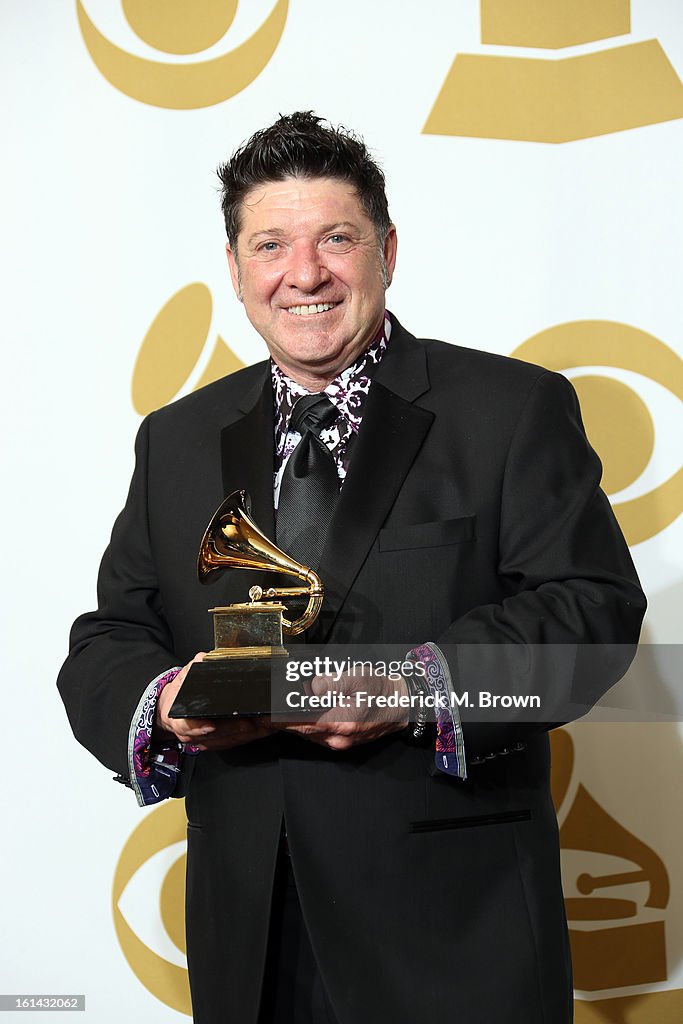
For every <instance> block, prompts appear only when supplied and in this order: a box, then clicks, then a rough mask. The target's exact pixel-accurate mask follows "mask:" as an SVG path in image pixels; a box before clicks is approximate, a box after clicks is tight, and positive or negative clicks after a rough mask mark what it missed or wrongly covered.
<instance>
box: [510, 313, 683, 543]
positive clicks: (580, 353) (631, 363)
mask: <svg viewBox="0 0 683 1024" xmlns="http://www.w3.org/2000/svg"><path fill="white" fill-rule="evenodd" d="M511 355H513V356H516V357H517V358H518V359H525V360H527V361H528V362H530V363H540V364H541V366H547V367H548V369H550V370H559V371H561V372H565V371H574V372H576V371H577V370H578V369H580V368H581V367H584V366H586V367H595V368H600V372H598V373H590V374H587V375H585V376H573V374H572V373H570V374H569V375H570V376H571V377H572V383H573V385H574V387H575V388H576V391H577V394H578V396H579V400H580V403H581V413H582V415H583V419H584V423H585V427H586V432H587V434H588V437H589V439H590V441H591V443H592V445H593V447H594V448H595V450H596V451H597V453H598V455H599V456H600V458H601V460H602V463H603V477H602V487H603V489H604V490H605V491H606V493H607V494H608V495H610V496H613V495H614V496H615V498H616V500H614V502H613V508H614V514H615V515H616V517H617V519H618V520H619V525H620V526H621V528H622V530H623V531H624V536H625V537H626V539H627V541H628V543H629V544H631V545H633V544H639V543H640V542H641V541H644V540H647V539H648V538H649V537H653V536H654V535H655V534H656V533H659V532H660V531H661V530H664V529H665V528H666V527H667V526H669V525H670V524H671V523H673V521H674V520H675V519H676V517H677V516H678V515H679V514H680V512H681V511H682V510H683V468H678V469H677V470H676V471H675V472H674V473H673V474H672V475H671V476H670V477H668V479H666V480H664V481H663V482H662V483H660V484H658V485H657V486H656V487H654V488H652V489H651V490H647V491H645V493H643V494H639V495H637V496H636V497H630V498H627V499H625V500H619V494H620V493H621V492H622V491H625V490H626V488H628V487H630V486H631V485H632V484H634V483H635V482H636V481H637V480H638V479H639V477H640V476H641V475H642V474H643V473H644V471H645V469H646V467H647V466H648V464H649V463H650V461H651V458H652V455H653V452H654V448H655V428H654V424H653V421H652V416H651V414H650V412H649V410H648V407H647V405H646V404H645V402H644V401H643V400H642V398H641V397H640V395H638V394H637V392H636V391H635V390H634V389H633V388H632V387H630V386H629V385H628V384H625V383H623V381H620V380H617V379H616V378H615V377H612V376H609V375H608V374H605V373H603V372H602V368H603V367H604V368H605V369H607V370H609V368H616V369H620V370H626V371H629V372H630V373H631V374H638V375H640V376H641V377H643V378H647V379H649V380H651V381H654V382H655V383H657V384H659V385H660V386H661V387H663V388H666V390H667V391H668V392H670V393H671V394H673V395H675V396H676V397H677V398H679V399H682V400H683V361H681V358H680V356H679V355H678V354H677V353H676V352H674V351H673V350H672V349H670V348H669V347H668V346H667V345H665V344H664V342H662V341H660V340H659V339H658V338H655V337H654V336H653V335H651V334H647V333H646V332H645V331H640V330H638V329H637V328H635V327H631V326H629V325H628V324H621V323H615V322H612V321H610V320H577V321H574V322H570V323H565V324H558V325H557V326H555V327H550V328H548V329H547V330H545V331H541V333H540V334H536V335H534V336H533V337H531V338H529V339H528V340H527V341H525V342H523V344H521V345H520V346H519V347H518V348H516V349H515V350H514V352H512V353H511Z"/></svg>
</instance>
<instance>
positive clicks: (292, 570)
mask: <svg viewBox="0 0 683 1024" xmlns="http://www.w3.org/2000/svg"><path fill="white" fill-rule="evenodd" d="M250 511H251V510H250V500H249V495H248V494H247V492H246V491H243V490H242V491H233V492H232V494H229V495H228V497H227V498H226V499H225V501H224V502H223V503H222V504H221V506H220V507H219V508H218V510H217V511H216V512H215V514H214V515H213V517H212V519H211V522H210V523H209V525H208V526H207V528H206V531H205V533H204V536H203V538H202V542H201V544H200V545H199V554H198V556H197V576H198V578H199V580H200V582H201V583H212V582H213V581H214V580H216V579H217V578H218V576H219V575H221V574H222V573H223V572H225V571H226V570H227V569H251V570H252V571H253V570H257V571H261V572H276V573H280V574H284V575H286V576H294V577H296V578H297V579H299V580H301V581H302V585H300V586H296V587H268V588H267V589H264V588H263V587H260V586H254V587H251V589H250V590H249V601H248V602H244V603H243V604H230V605H225V606H222V607H217V608H210V609H209V612H210V613H211V614H212V615H213V630H214V648H213V650H212V651H209V653H208V654H206V655H205V658H204V661H202V662H197V663H196V664H194V665H193V666H192V668H191V669H190V671H189V672H188V674H187V677H186V679H185V681H184V683H183V685H182V686H181V688H180V691H179V692H178V696H177V698H176V700H175V703H174V704H173V707H172V708H171V711H170V716H171V717H172V718H211V717H225V716H227V715H253V714H269V713H270V712H271V710H273V709H272V706H271V705H272V700H271V697H272V694H271V670H272V666H273V660H274V659H280V658H285V657H287V654H288V651H287V649H286V648H285V647H284V646H283V643H282V633H283V630H284V632H285V633H286V634H288V635H289V636H296V635H297V634H298V633H302V632H303V631H304V630H305V629H307V628H308V627H309V626H311V625H312V624H313V623H314V622H315V620H316V618H317V616H318V613H319V611H320V608H321V606H322V603H323V596H324V587H323V584H322V580H321V579H320V577H319V576H318V574H317V573H316V572H315V570H313V569H310V568H309V567H308V566H305V565H301V564H300V563H299V562H297V561H295V559H293V558H290V556H289V555H287V554H286V553H285V552H284V551H281V550H280V548H278V547H277V545H276V544H274V543H273V542H272V541H271V540H269V539H268V537H266V536H265V534H264V533H262V532H261V530H260V529H259V528H258V526H257V525H256V523H254V521H253V520H252V518H251V514H250ZM302 597H305V598H307V603H306V607H305V608H304V610H303V612H302V614H301V615H300V616H299V617H298V618H295V619H289V618H287V617H286V615H285V613H286V612H287V607H286V605H285V604H284V603H283V601H282V599H283V598H299V599H300V598H302Z"/></svg>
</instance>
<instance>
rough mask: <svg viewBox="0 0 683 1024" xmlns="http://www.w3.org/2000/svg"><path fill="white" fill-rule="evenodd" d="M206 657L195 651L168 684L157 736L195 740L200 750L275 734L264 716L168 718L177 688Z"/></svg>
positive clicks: (160, 701)
mask: <svg viewBox="0 0 683 1024" xmlns="http://www.w3.org/2000/svg"><path fill="white" fill-rule="evenodd" d="M203 660H204V651H201V652H200V653H199V654H196V655H195V657H194V658H193V659H192V661H190V662H189V663H188V664H187V665H185V666H184V668H181V670H180V672H179V673H178V675H177V676H176V677H175V679H174V680H172V682H170V683H169V684H168V686H165V687H164V688H163V690H162V691H161V693H160V694H159V698H158V700H157V708H156V718H155V721H154V735H155V738H157V739H159V738H161V735H162V734H163V733H166V734H170V735H171V736H172V737H175V739H177V740H180V742H181V743H193V744H194V746H196V747H198V748H199V750H228V749H229V748H230V747H239V746H242V745H243V744H244V743H251V742H252V740H260V739H263V738H264V737H265V736H269V735H271V733H272V731H273V730H272V728H271V726H270V723H269V721H268V720H264V719H262V718H220V719H215V718H169V717H168V712H169V711H170V710H171V707H172V705H173V702H174V700H175V699H176V697H177V695H178V690H179V689H180V687H181V686H182V685H183V682H184V681H185V677H186V675H187V673H188V672H189V671H190V668H191V667H192V665H194V663H195V662H196V661H203Z"/></svg>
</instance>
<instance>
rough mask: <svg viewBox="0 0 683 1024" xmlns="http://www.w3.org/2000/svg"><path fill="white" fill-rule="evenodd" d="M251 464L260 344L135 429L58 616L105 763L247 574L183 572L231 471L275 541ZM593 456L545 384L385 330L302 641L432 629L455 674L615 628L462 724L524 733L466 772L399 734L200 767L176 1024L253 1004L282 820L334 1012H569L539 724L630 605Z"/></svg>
mask: <svg viewBox="0 0 683 1024" xmlns="http://www.w3.org/2000/svg"><path fill="white" fill-rule="evenodd" d="M272 471H273V412H272V397H271V391H270V378H269V372H268V364H267V363H261V364H258V365H256V366H252V367H249V368H247V369H245V370H242V371H240V372H239V373H236V374H233V375H231V376H230V377H227V378H224V379H223V380H220V381H218V382H217V383H215V384H212V385H210V386H209V387H207V388H204V389H203V390H202V391H200V392H198V393H197V394H194V395H191V396H189V397H187V398H185V399H182V400H181V401H179V402H177V403H175V404H174V405H172V406H170V407H167V408H164V409H161V410H159V411H158V412H156V413H154V414H152V416H150V417H149V418H148V419H147V420H145V422H144V423H143V425H142V426H141V428H140V433H139V436H138V441H137V463H136V470H135V474H134V477H133V481H132V484H131V490H130V494H129V497H128V501H127V503H126V507H125V509H124V511H123V512H122V514H121V516H120V517H119V519H118V520H117V523H116V525H115V527H114V531H113V534H112V541H111V545H110V547H109V549H108V550H107V552H106V554H105V556H104V559H103V563H102V567H101V572H100V582H99V601H100V609H99V611H98V612H96V613H92V614H89V615H86V616H83V617H82V618H81V619H79V620H78V621H77V622H76V624H75V625H74V629H73V634H72V649H71V654H70V655H69V659H68V660H67V662H66V664H65V666H64V668H63V670H62V674H61V676H60V682H59V685H60V689H61V692H62V695H63V698H64V701H65V703H66V706H67V710H68V713H69V716H70V720H71V723H72V727H73V729H74V732H75V734H76V736H77V737H78V738H79V740H80V741H81V742H83V743H84V744H85V745H86V746H88V747H89V748H90V749H91V750H93V752H94V753H95V754H96V755H97V756H98V757H99V758H100V760H102V761H103V762H104V763H105V764H106V765H108V766H109V767H110V768H112V769H114V770H115V771H117V772H119V773H123V774H127V773H128V760H127V736H128V730H129V725H130V721H131V717H132V715H133V712H134V709H135V707H136V704H137V702H138V700H139V698H140V694H141V692H142V690H143V689H144V687H145V686H146V684H147V682H148V681H149V680H151V679H152V678H154V677H155V676H156V675H157V674H158V673H159V672H161V671H162V670H164V669H165V668H167V667H169V666H170V665H173V664H183V663H185V662H186V661H188V660H189V659H190V658H191V657H192V656H193V655H194V654H195V653H196V651H197V650H200V649H208V648H209V647H210V646H212V643H211V624H210V617H209V616H208V614H207V611H206V609H207V605H208V604H219V603H228V602H231V601H237V600H244V597H245V594H246V593H247V591H248V588H249V586H250V585H251V583H252V582H253V580H252V579H250V578H249V574H248V573H242V572H234V573H227V574H225V575H224V576H223V577H222V579H221V580H220V581H219V583H217V584H216V586H215V587H214V588H213V590H211V591H210V590H208V589H207V588H204V587H202V586H201V585H200V584H199V583H198V582H197V580H196V575H195V560H196V553H197V546H198V541H199V538H200V537H201V535H202V532H203V530H204V527H205V525H206V523H207V521H208V519H209V518H210V516H211V514H212V512H213V510H214V509H215V508H216V507H217V506H218V504H219V503H220V501H221V500H222V498H223V497H224V495H225V494H227V493H228V492H230V491H231V490H234V489H237V488H241V487H244V488H246V489H247V490H249V492H250V493H251V496H252V503H253V513H254V518H255V519H256V521H257V522H258V523H259V524H260V525H261V526H262V527H263V528H264V529H265V530H266V531H267V532H269V533H270V534H271V536H272V535H273V499H272V479H273V478H272ZM600 474H601V467H600V463H599V460H598V459H597V456H596V455H595V453H594V452H593V451H592V449H591V448H590V446H589V445H588V443H587V441H586V438H585V435H584V432H583V428H582V425H581V419H580V413H579V409H578V404H577V401H576V397H575V395H574V392H573V389H572V388H571V386H570V385H569V384H568V382H567V381H566V380H565V379H564V378H563V377H561V376H559V375H557V374H554V373H549V372H547V371H545V370H543V369H542V368H539V367H536V366H532V365H529V364H526V363H522V362H518V361H516V360H512V359H506V358H503V357H499V356H494V355H489V354H485V353H481V352H476V351H472V350H467V349H463V348H459V347H456V346H451V345H447V344H444V343H442V342H438V341H418V340H416V339H415V338H413V336H412V335H410V334H408V333H407V332H406V331H405V330H404V329H403V328H402V327H401V326H400V324H398V322H397V321H395V320H394V321H393V330H392V336H391V340H390V343H389V347H388V350H387V353H386V355H385V358H384V359H383V361H382V363H381V364H380V366H379V368H378V370H377V373H376V377H375V380H374V382H373V384H372V387H371V390H370V394H369V396H368V400H367V405H366V409H365V413H364V418H363V423H362V426H361V429H360V431H359V434H358V437H357V439H356V444H355V448H354V451H353V454H352V459H351V465H350V468H349V472H348V475H347V478H346V481H345V483H344V487H343V489H342V492H341V496H340V500H339V503H338V506H337V509H336V512H335V516H334V520H333V522H332V526H331V529H330V534H329V539H328V542H327V545H326V549H325V551H324V553H323V557H322V561H321V566H320V574H321V576H322V578H323V580H324V581H325V584H326V600H325V605H324V608H323V611H322V614H321V616H320V619H319V620H318V623H317V624H316V627H315V635H314V637H313V639H314V640H315V641H316V642H324V643H334V644H356V643H358V644H364V643H371V644H375V643H377V644H383V643H389V644H400V645H402V646H403V647H404V648H405V649H406V650H408V649H409V648H410V647H412V646H414V645H416V644H420V643H423V642H425V641H428V640H432V641H436V642H437V643H439V644H440V645H442V646H443V649H444V650H445V651H447V653H448V656H449V663H450V665H451V669H452V672H453V674H454V679H455V685H456V689H462V688H463V687H465V686H469V685H475V686H476V685H477V683H479V682H481V680H482V679H487V678H491V673H492V672H493V673H499V672H500V670H501V667H502V668H503V669H505V666H506V664H507V663H506V657H507V655H506V654H505V653H501V652H506V651H509V650H511V649H513V648H514V649H516V650H520V649H524V650H528V651H531V652H537V651H539V650H543V651H547V650H555V649H556V648H554V647H552V648H551V647H548V645H576V644H579V645H595V644H598V645H599V644H613V645H625V646H624V648H622V647H618V646H617V647H614V648H612V649H611V653H610V654H609V655H608V656H606V657H604V658H603V657H600V658H597V659H590V658H589V659H588V662H589V663H586V664H585V672H583V671H582V669H581V666H582V663H583V661H585V659H583V658H582V656H581V654H580V653H579V655H578V656H573V660H572V665H573V669H572V671H569V672H565V671H564V668H563V665H564V662H563V664H562V665H561V666H560V668H559V669H558V671H557V672H554V671H553V672H551V673H549V672H548V662H547V661H544V656H543V655H541V656H539V659H540V660H539V661H538V664H536V661H535V659H536V654H532V656H531V664H532V678H533V681H534V686H540V687H543V688H545V689H546V690H547V692H548V694H549V695H550V697H549V700H548V707H549V711H548V715H547V716H546V723H545V724H543V723H542V722H523V721H520V720H519V718H518V717H515V716H514V715H512V713H511V714H510V715H509V716H508V717H506V718H505V719H504V720H502V721H501V720H498V721H487V722H476V721H469V720H466V721H465V724H464V732H465V746H466V752H467V755H468V757H469V758H470V761H473V760H475V758H481V757H483V755H487V754H489V753H495V752H497V751H501V750H506V749H509V748H510V747H511V746H512V745H514V744H515V743H517V742H518V741H520V740H522V741H523V742H524V744H525V746H524V749H523V750H519V751H516V752H513V753H510V754H507V755H506V756H503V755H502V754H501V755H500V756H497V757H495V758H491V759H489V758H484V760H483V763H481V764H477V765H475V766H471V767H470V772H469V777H468V779H467V781H465V782H462V781H459V780H456V779H453V778H451V777H448V776H446V775H443V774H441V773H439V772H437V771H436V770H435V768H434V752H433V746H432V747H430V746H420V745H416V744H414V743H412V742H411V741H410V739H409V737H407V736H406V735H403V734H400V735H399V734H394V735H392V736H389V737H385V738H384V739H381V740H379V741H376V742H374V743H371V744H367V745H364V746H359V747H357V748H355V749H353V750H351V751H348V752H345V753H338V752H334V753H333V752H331V751H327V750H325V749H323V748H321V747H318V746H314V745H313V744H311V743H307V742H306V741H304V740H300V739H298V738H295V737H292V736H278V737H275V738H273V739H268V740H264V741H260V742H258V743H255V744H251V745H249V746H247V747H243V748H239V749H236V750H234V751H226V752H224V753H220V754H216V753H214V754H203V755H201V756H200V757H199V758H197V759H196V763H195V764H194V771H193V774H192V777H191V779H190V781H189V785H188V787H187V789H188V792H187V802H186V806H187V811H188V818H189V829H188V845H189V873H188V910H187V920H188V943H189V945H188V957H189V962H190V969H191V983H192V991H193V1003H194V1012H195V1021H196V1022H197V1024H208V1022H214V1021H216V1022H217V1021H219V1020H220V1021H226V1020H235V1021H239V1022H240V1024H248V1022H249V1021H255V1020H256V1015H257V1011H258V1003H259V993H260V984H261V978H262V972H263V965H264V958H265V951H266V940H267V929H268V920H269V912H270V900H271V891H272V880H273V872H274V867H275V862H276V857H277V850H278V841H279V836H280V830H281V825H282V821H283V819H284V821H285V823H286V828H287V834H288V838H289V845H290V849H291V853H292V857H293V863H294V870H295V874H296V879H297V886H298V889H299V895H300V900H301V904H302V908H303V912H304V915H305V918H306V922H307V925H308V929H309V932H310V935H311V939H312V943H313V947H314V950H315V954H316V957H317V958H318V961H319V964H320V968H321V970H322V973H323V976H324V979H325V982H326V985H327V988H328V990H329V994H330V997H331V999H332V1002H333V1005H334V1007H335V1011H336V1013H337V1016H338V1019H339V1022H340V1024H366V1022H367V1024H370V1022H372V1024H376V1022H378V1021H392V1022H400V1021H406V1022H408V1021H410V1022H414V1021H422V1020H424V1021H427V1020H432V1019H435V1018H436V1017H437V1016H439V1015H441V1014H443V1013H444V1012H446V1013H449V1014H450V1013H455V1014H457V1015H458V1017H459V1019H461V1020H463V1021H467V1024H474V1022H478V1021H482V1022H484V1021H485V1022H487V1024H489V1022H490V1021H492V1020H495V1021H496V1022H499V1024H501V1022H507V1021H509V1022H515V1024H517V1022H518V1021H519V1020H524V1021H526V1022H532V1021H538V1022H541V1021H546V1022H547V1021H552V1022H553V1024H560V1022H563V1021H568V1020H569V1019H570V1001H571V978H570V966H569V954H568V944H567V936H566V928H565V924H564V912H563V902H562V894H561V889H560V881H559V850H558V842H557V826H556V822H555V816H554V812H553V807H552V803H551V799H550V793H549V785H548V774H549V757H548V742H547V734H546V731H545V729H546V728H547V724H548V719H549V720H550V721H559V720H564V719H565V718H567V717H570V714H571V712H568V711H567V709H568V708H570V707H571V706H573V705H577V706H579V707H580V706H581V705H582V704H583V705H585V704H587V703H590V702H591V701H593V700H595V699H597V697H598V696H599V695H600V694H601V693H602V692H604V691H605V690H606V689H607V688H608V687H609V686H610V685H611V684H612V683H613V682H614V681H615V680H616V679H617V678H618V677H619V675H620V674H621V673H622V672H623V670H624V669H625V667H626V664H627V662H628V657H629V654H628V651H629V649H630V648H629V647H628V645H632V644H633V643H635V642H636V640H637V637H638V633H639V627H640V622H641V619H642V615H643V611H644V598H643V595H642V592H641V590H640V588H639V586H638V581H637V577H636V575H635V571H634V569H633V565H632V563H631V560H630V557H629V554H628V550H627V548H626V545H625V542H624V540H623V537H622V535H621V533H620V530H619V528H618V526H617V524H616V522H615V520H614V517H613V515H612V512H611V509H610V507H609V504H608V502H607V499H606V498H605V496H604V494H603V493H602V492H601V491H600V489H599V481H600ZM271 579H272V577H271ZM455 645H460V646H459V647H458V648H456V647H455ZM510 645H512V646H510ZM521 645H524V646H523V647H522V646H521ZM536 645H545V646H544V647H542V648H541V647H539V646H536ZM562 649H564V650H573V651H576V650H578V651H579V652H581V651H582V650H585V649H586V648H578V649H577V648H575V647H573V646H572V647H567V646H565V647H564V648H562ZM458 650H459V651H460V652H465V653H464V654H459V653H458ZM623 650H626V652H627V653H626V654H622V653H621V652H622V651H623ZM473 651H474V652H475V654H474V656H473V655H472V652H473ZM468 652H469V653H468ZM615 652H616V654H615ZM501 658H502V661H501ZM570 660H571V659H570ZM539 665H540V666H541V667H540V668H539ZM577 666H578V669H577ZM527 667H528V665H527ZM551 667H552V666H551ZM577 690H583V692H581V693H580V694H579V697H578V698H577V693H576V691H577ZM577 713H578V712H577ZM492 978H495V985H494V984H492V983H491V979H492Z"/></svg>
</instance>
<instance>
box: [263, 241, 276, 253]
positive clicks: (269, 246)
mask: <svg viewBox="0 0 683 1024" xmlns="http://www.w3.org/2000/svg"><path fill="white" fill-rule="evenodd" d="M279 248H280V243H279V242H264V243H263V245H262V246H261V252H277V250H278V249H279Z"/></svg>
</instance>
